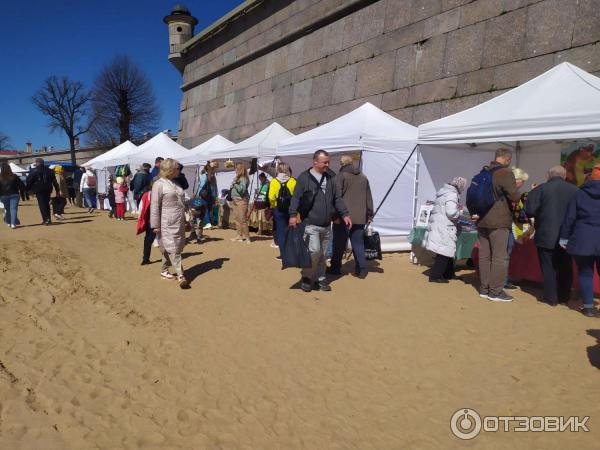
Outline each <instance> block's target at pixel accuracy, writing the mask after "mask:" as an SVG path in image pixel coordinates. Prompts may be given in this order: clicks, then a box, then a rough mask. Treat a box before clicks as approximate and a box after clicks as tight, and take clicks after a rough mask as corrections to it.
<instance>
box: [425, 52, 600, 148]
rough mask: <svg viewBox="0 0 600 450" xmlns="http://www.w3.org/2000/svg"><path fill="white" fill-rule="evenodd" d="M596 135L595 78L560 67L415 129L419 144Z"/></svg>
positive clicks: (598, 100)
mask: <svg viewBox="0 0 600 450" xmlns="http://www.w3.org/2000/svg"><path fill="white" fill-rule="evenodd" d="M598 136H600V78H598V77H595V76H593V75H591V74H589V73H587V72H585V71H584V70H581V69H580V68H578V67H576V66H574V65H572V64H569V63H566V62H565V63H562V64H559V65H558V66H556V67H554V68H552V69H550V70H549V71H547V72H545V73H543V74H542V75H540V76H538V77H536V78H534V79H532V80H530V81H528V82H527V83H524V84H522V85H521V86H519V87H516V88H514V89H512V90H510V91H508V92H506V93H505V94H502V95H499V96H498V97H496V98H493V99H492V100H489V101H487V102H485V103H482V104H480V105H478V106H475V107H473V108H470V109H467V110H465V111H462V112H459V113H456V114H453V115H451V116H448V117H444V118H442V119H438V120H434V121H433V122H429V123H426V124H423V125H421V126H419V143H420V144H458V143H477V142H502V141H536V140H549V139H577V138H590V137H598Z"/></svg>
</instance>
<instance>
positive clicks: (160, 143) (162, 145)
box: [126, 132, 190, 165]
mask: <svg viewBox="0 0 600 450" xmlns="http://www.w3.org/2000/svg"><path fill="white" fill-rule="evenodd" d="M189 152H190V151H189V150H188V149H187V148H185V147H184V146H182V145H179V144H178V143H177V142H175V141H174V140H173V139H171V138H170V137H169V136H168V135H167V134H166V133H163V132H160V133H158V134H157V135H156V136H154V137H153V138H152V139H149V140H148V141H146V142H144V143H143V144H142V145H140V146H139V147H138V148H137V150H136V151H135V152H134V153H131V154H129V155H127V157H126V159H127V163H129V164H130V165H136V164H143V163H145V162H146V163H148V164H150V165H154V160H155V159H156V158H157V157H159V156H160V157H162V158H165V159H167V158H173V159H177V160H179V158H182V157H184V156H187V155H189Z"/></svg>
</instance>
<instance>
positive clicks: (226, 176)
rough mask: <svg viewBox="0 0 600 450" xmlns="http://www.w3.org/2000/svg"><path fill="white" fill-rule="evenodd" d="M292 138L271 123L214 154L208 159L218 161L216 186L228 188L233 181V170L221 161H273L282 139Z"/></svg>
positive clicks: (252, 194)
mask: <svg viewBox="0 0 600 450" xmlns="http://www.w3.org/2000/svg"><path fill="white" fill-rule="evenodd" d="M293 136H294V134H293V133H291V132H290V131H288V130H286V129H285V128H284V127H282V126H281V125H279V124H278V123H277V122H273V123H272V124H271V125H269V126H268V127H266V128H265V129H264V130H262V131H259V132H258V133H256V134H255V135H253V136H250V137H249V138H247V139H245V140H243V141H241V142H239V143H237V144H234V145H231V146H230V147H227V148H225V149H223V150H221V151H218V152H214V153H213V154H212V155H211V158H210V159H211V160H218V161H220V165H219V169H218V171H217V184H218V186H219V189H227V188H229V186H230V185H231V182H232V181H233V177H234V176H235V171H234V169H233V168H226V167H224V163H223V161H225V160H232V161H234V162H237V161H244V162H246V163H249V162H250V161H251V160H252V159H254V158H257V160H258V162H259V164H260V163H261V162H263V161H265V160H269V159H273V157H274V156H275V152H276V149H277V145H278V144H279V143H280V142H281V141H283V140H284V139H287V138H290V137H293ZM250 195H251V197H253V196H254V193H253V192H251V193H250Z"/></svg>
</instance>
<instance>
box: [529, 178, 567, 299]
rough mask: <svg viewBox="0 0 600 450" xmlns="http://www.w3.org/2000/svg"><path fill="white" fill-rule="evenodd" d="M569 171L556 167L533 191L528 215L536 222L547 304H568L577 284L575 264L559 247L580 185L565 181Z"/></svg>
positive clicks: (536, 234)
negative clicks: (562, 228)
mask: <svg viewBox="0 0 600 450" xmlns="http://www.w3.org/2000/svg"><path fill="white" fill-rule="evenodd" d="M566 176H567V171H566V170H565V168H564V167H562V166H554V167H552V168H551V169H550V170H549V171H548V181H547V182H546V183H543V184H541V185H539V186H538V187H536V188H535V189H533V190H532V191H531V192H529V195H528V197H527V204H526V205H525V213H526V214H527V216H528V217H533V218H534V219H535V237H534V239H535V245H536V247H537V252H538V258H539V260H540V266H541V268H542V273H543V275H544V301H545V302H547V303H549V304H550V305H553V306H554V305H556V304H558V303H567V302H568V301H569V296H570V294H571V286H572V284H573V261H572V260H571V256H570V255H569V254H568V253H567V252H566V251H565V249H563V248H562V247H561V246H560V245H559V244H558V239H559V233H560V226H561V224H562V222H563V219H564V217H565V214H566V211H567V206H568V204H569V201H570V200H571V198H572V197H573V196H574V195H575V193H576V192H577V190H578V189H577V186H575V185H574V184H571V183H568V182H567V181H565V178H566Z"/></svg>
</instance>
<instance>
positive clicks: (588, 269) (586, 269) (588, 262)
mask: <svg viewBox="0 0 600 450" xmlns="http://www.w3.org/2000/svg"><path fill="white" fill-rule="evenodd" d="M574 257H575V262H576V263H577V270H578V271H579V290H580V291H581V298H582V299H583V307H584V308H592V307H593V306H594V263H596V270H597V271H598V274H600V256H579V255H574Z"/></svg>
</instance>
